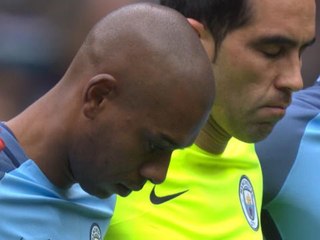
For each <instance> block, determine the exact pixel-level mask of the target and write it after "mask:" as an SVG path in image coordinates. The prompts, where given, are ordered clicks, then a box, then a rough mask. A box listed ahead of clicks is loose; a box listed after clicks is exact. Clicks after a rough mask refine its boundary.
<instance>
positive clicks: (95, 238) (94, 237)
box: [90, 223, 102, 240]
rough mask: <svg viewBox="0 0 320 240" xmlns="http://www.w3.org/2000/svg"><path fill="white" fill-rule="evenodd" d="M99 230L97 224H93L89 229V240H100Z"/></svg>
mask: <svg viewBox="0 0 320 240" xmlns="http://www.w3.org/2000/svg"><path fill="white" fill-rule="evenodd" d="M101 239H102V237H101V230H100V227H99V225H98V224H96V223H94V224H92V225H91V229H90V240H101Z"/></svg>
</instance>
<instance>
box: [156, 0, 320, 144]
mask: <svg viewBox="0 0 320 240" xmlns="http://www.w3.org/2000/svg"><path fill="white" fill-rule="evenodd" d="M161 4H162V5H166V6H169V7H172V8H174V9H176V10H178V11H179V12H181V13H182V14H184V15H185V16H186V17H187V18H189V22H190V23H191V25H192V26H193V27H194V28H195V29H196V31H197V32H198V34H199V37H200V39H201V41H202V43H203V46H204V47H205V48H206V51H207V53H208V56H209V57H210V58H211V60H212V67H213V73H214V76H215V81H216V100H215V103H214V106H213V109H212V116H211V117H210V118H211V123H213V125H215V126H214V128H215V129H217V128H220V130H218V132H220V133H221V134H222V135H223V134H224V135H226V136H234V137H236V138H239V139H240V140H243V141H247V142H255V141H258V140H261V139H263V138H265V137H266V136H267V135H268V134H269V133H270V132H271V130H272V128H273V126H274V125H275V123H276V122H277V121H278V120H279V119H280V118H282V117H283V115H284V113H285V109H286V107H287V106H288V104H289V103H290V101H291V93H292V92H293V91H296V90H299V89H301V88H302V86H303V82H302V79H301V74H300V69H301V53H302V52H303V50H304V49H305V48H306V47H307V46H308V45H310V44H311V43H312V42H313V41H314V38H315V0H307V1H300V0H279V1H273V0H237V1H234V0H224V1H220V0H199V1H193V0H161ZM208 123H210V121H209V122H208Z"/></svg>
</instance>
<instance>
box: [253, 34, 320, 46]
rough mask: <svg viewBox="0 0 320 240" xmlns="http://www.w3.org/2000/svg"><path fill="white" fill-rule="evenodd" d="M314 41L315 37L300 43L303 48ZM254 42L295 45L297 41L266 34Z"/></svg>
mask: <svg viewBox="0 0 320 240" xmlns="http://www.w3.org/2000/svg"><path fill="white" fill-rule="evenodd" d="M315 41H316V38H315V37H314V38H312V39H311V40H309V41H307V42H306V43H304V44H303V45H302V47H303V48H305V47H308V46H311V45H312V44H314V43H315ZM255 43H256V44H279V45H288V46H291V47H295V46H297V45H298V43H297V42H296V41H294V40H292V39H290V38H287V37H283V36H279V35H275V36H267V37H261V38H258V40H257V41H255Z"/></svg>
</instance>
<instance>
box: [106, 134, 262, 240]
mask: <svg viewBox="0 0 320 240" xmlns="http://www.w3.org/2000/svg"><path fill="white" fill-rule="evenodd" d="M261 201H262V173H261V168H260V164H259V161H258V158H257V156H256V153H255V150H254V145H253V144H247V143H243V142H240V141H238V140H236V139H234V138H233V139H231V140H230V141H229V143H228V146H227V148H226V150H225V151H224V152H223V153H222V154H220V155H214V154H211V153H208V152H206V151H204V150H202V149H200V148H199V147H197V146H196V145H193V146H191V147H189V148H186V149H183V150H177V151H175V152H174V153H173V155H172V159H171V163H170V167H169V170H168V175H167V178H166V180H165V182H163V183H162V184H160V185H156V186H155V185H153V184H151V183H147V184H146V185H145V187H144V188H143V189H142V191H140V192H134V193H132V194H131V195H130V196H128V197H126V198H121V197H118V200H117V204H116V208H115V213H114V216H113V218H112V219H111V224H110V227H109V229H108V231H107V234H106V237H105V240H147V239H152V240H163V239H166V240H209V239H219V240H224V239H226V240H228V239H236V240H242V239H243V240H255V239H259V240H261V239H262V233H261V229H260V208H261Z"/></svg>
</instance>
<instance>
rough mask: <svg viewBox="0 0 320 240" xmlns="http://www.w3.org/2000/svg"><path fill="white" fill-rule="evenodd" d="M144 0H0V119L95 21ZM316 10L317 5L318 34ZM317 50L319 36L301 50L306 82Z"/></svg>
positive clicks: (46, 77)
mask: <svg viewBox="0 0 320 240" xmlns="http://www.w3.org/2000/svg"><path fill="white" fill-rule="evenodd" d="M143 1H147V0H68V1H63V2H62V1H56V0H46V1H43V0H0V36H1V37H0V121H6V120H8V119H10V118H11V117H13V116H15V115H16V114H18V113H19V112H21V111H22V110H23V109H24V108H26V107H27V106H28V105H30V104H31V103H32V102H34V101H35V100H36V99H38V98H39V97H40V96H41V95H43V94H44V93H45V92H46V91H48V90H49V89H50V88H51V87H52V86H53V85H54V84H55V83H56V82H57V81H58V80H59V79H60V77H61V76H62V75H63V74H64V71H65V70H66V69H67V67H68V65H69V63H70V62H71V60H72V58H73V56H74V55H75V53H76V51H77V50H78V48H79V47H80V45H81V44H82V41H83V40H84V38H85V36H86V35H87V33H88V31H89V30H90V28H91V27H92V26H93V25H94V23H96V22H97V21H98V20H99V19H100V18H102V17H103V16H104V15H106V14H107V13H109V12H110V11H112V10H114V9H116V8H118V7H120V6H123V5H125V4H130V3H136V2H143ZM317 1H319V0H317ZM147 2H156V0H154V1H152V0H149V1H147ZM319 15H320V11H319V8H318V13H317V23H318V25H317V39H318V40H319V31H320V29H319V28H320V18H319V17H320V16H319ZM124 24H125V23H124ZM319 53H320V40H319V41H317V42H316V43H315V44H314V45H313V46H312V47H310V48H309V49H307V50H306V51H305V52H304V54H303V56H302V57H303V67H302V75H303V77H304V81H305V87H306V86H309V85H311V84H312V82H313V81H314V80H315V79H316V77H317V76H318V75H319V73H320V58H319Z"/></svg>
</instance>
